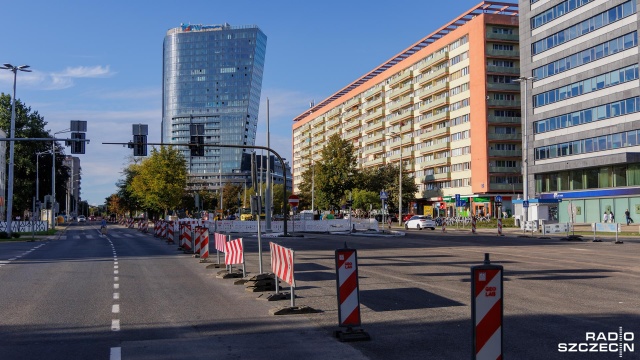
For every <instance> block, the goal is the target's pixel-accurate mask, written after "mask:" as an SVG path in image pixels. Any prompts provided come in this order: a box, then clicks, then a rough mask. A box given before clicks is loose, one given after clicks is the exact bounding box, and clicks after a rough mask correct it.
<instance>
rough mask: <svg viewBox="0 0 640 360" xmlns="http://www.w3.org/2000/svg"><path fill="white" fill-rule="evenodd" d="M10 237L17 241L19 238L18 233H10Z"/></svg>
mask: <svg viewBox="0 0 640 360" xmlns="http://www.w3.org/2000/svg"><path fill="white" fill-rule="evenodd" d="M11 237H12V238H14V239H17V238H19V237H20V233H17V232H12V233H11Z"/></svg>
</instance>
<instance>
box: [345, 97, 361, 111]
mask: <svg viewBox="0 0 640 360" xmlns="http://www.w3.org/2000/svg"><path fill="white" fill-rule="evenodd" d="M355 104H360V96H356V97H354V98H351V99H350V100H349V101H347V102H346V103H345V104H344V107H345V108H348V107H350V106H353V105H355Z"/></svg>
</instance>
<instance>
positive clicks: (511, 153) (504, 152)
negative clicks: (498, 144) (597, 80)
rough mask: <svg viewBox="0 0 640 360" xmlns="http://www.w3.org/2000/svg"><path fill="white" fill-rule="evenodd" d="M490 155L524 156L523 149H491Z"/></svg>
mask: <svg viewBox="0 0 640 360" xmlns="http://www.w3.org/2000/svg"><path fill="white" fill-rule="evenodd" d="M489 156H493V157H516V156H517V157H522V150H491V149H490V150H489Z"/></svg>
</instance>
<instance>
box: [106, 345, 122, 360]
mask: <svg viewBox="0 0 640 360" xmlns="http://www.w3.org/2000/svg"><path fill="white" fill-rule="evenodd" d="M121 359H122V348H119V347H112V348H111V352H110V353H109V360H121Z"/></svg>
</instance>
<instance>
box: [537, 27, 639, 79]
mask: <svg viewBox="0 0 640 360" xmlns="http://www.w3.org/2000/svg"><path fill="white" fill-rule="evenodd" d="M636 46H638V33H637V32H636V31H634V32H632V33H628V34H626V35H623V36H620V37H619V38H616V39H613V40H610V41H607V42H604V43H602V44H598V45H596V46H594V47H592V48H589V49H586V50H583V51H581V52H579V53H576V54H573V55H570V56H567V57H565V58H562V59H560V60H557V61H554V62H552V63H549V64H546V65H543V66H541V67H539V68H536V69H533V72H532V75H533V76H534V77H536V78H537V79H538V80H540V79H544V78H546V77H549V76H552V75H555V74H559V73H561V72H565V71H568V70H570V69H573V68H576V67H578V66H580V65H584V64H587V63H590V62H592V61H595V60H598V59H601V58H603V57H606V56H609V55H612V54H615V53H618V52H621V51H624V50H627V49H630V48H632V47H636Z"/></svg>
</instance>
